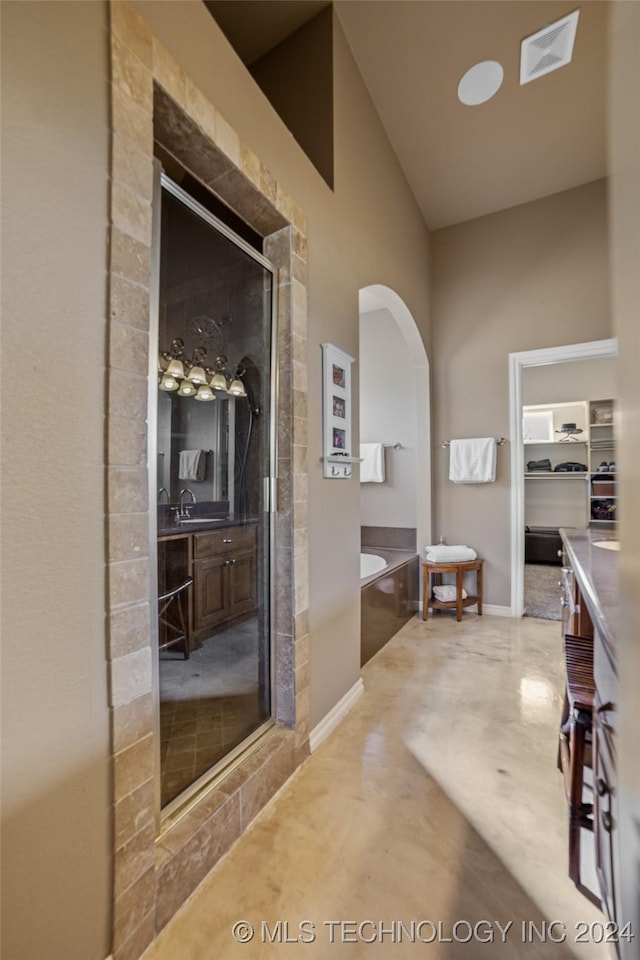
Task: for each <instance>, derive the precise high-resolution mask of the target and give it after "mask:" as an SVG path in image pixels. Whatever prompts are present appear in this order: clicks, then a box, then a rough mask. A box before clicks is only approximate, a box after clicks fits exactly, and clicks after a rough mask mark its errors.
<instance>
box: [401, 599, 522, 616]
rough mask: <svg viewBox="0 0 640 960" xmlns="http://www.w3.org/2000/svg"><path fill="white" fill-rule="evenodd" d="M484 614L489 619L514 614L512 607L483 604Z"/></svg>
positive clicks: (420, 604)
mask: <svg viewBox="0 0 640 960" xmlns="http://www.w3.org/2000/svg"><path fill="white" fill-rule="evenodd" d="M418 610H420V611H422V600H421V601H420V603H419V604H418ZM432 612H433V611H432ZM471 612H472V613H474V612H475V611H474V609H473V607H471ZM482 612H483V613H486V614H487V616H489V617H512V616H513V613H512V612H511V607H501V606H499V605H498V604H496V603H483V604H482Z"/></svg>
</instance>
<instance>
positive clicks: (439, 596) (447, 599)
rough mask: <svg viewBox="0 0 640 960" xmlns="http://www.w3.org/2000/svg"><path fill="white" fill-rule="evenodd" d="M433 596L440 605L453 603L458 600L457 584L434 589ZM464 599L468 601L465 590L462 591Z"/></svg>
mask: <svg viewBox="0 0 640 960" xmlns="http://www.w3.org/2000/svg"><path fill="white" fill-rule="evenodd" d="M433 595H434V597H435V598H436V600H439V601H440V603H451V601H452V600H457V599H458V598H457V594H456V588H455V584H453V583H443V584H442V586H440V587H434V588H433ZM462 599H463V600H466V599H467V591H466V590H465V589H464V588H463V590H462Z"/></svg>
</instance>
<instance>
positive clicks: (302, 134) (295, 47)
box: [251, 6, 333, 187]
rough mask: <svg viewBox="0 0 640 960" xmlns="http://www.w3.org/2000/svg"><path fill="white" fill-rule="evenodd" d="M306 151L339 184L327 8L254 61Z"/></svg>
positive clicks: (255, 69) (272, 98)
mask: <svg viewBox="0 0 640 960" xmlns="http://www.w3.org/2000/svg"><path fill="white" fill-rule="evenodd" d="M251 75H252V76H253V77H255V79H256V81H257V82H258V83H259V84H260V87H261V89H262V90H264V92H265V93H266V95H267V96H268V98H269V100H270V101H271V103H272V104H273V105H274V107H275V108H276V110H277V111H278V113H279V114H280V116H281V117H282V119H283V120H284V122H285V123H286V125H287V127H288V128H289V130H291V133H292V134H293V136H294V137H295V138H296V140H297V141H298V143H299V144H300V146H301V147H302V149H303V150H304V151H305V152H306V153H307V155H308V156H309V158H310V159H311V160H312V161H313V163H314V164H315V166H316V168H317V169H318V172H319V173H321V174H322V176H323V177H324V179H325V180H326V181H327V183H328V184H329V186H330V187H332V186H333V14H332V10H331V6H329V7H326V8H325V9H324V10H322V11H321V13H319V14H318V15H317V16H315V17H314V18H313V19H312V20H310V21H308V22H307V23H305V24H303V25H302V26H301V27H299V29H298V30H296V31H295V33H293V34H292V35H291V36H290V37H287V39H286V40H283V41H282V43H279V44H278V45H277V46H276V47H275V48H274V49H273V50H270V51H269V52H268V53H266V54H265V55H264V57H261V58H260V60H258V61H256V62H255V63H253V64H252V65H251Z"/></svg>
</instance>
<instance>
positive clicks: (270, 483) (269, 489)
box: [263, 476, 278, 513]
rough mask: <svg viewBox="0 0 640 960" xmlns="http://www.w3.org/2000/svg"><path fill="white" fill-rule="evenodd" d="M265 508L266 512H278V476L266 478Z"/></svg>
mask: <svg viewBox="0 0 640 960" xmlns="http://www.w3.org/2000/svg"><path fill="white" fill-rule="evenodd" d="M263 482H264V498H263V500H264V510H265V513H277V512H278V477H275V476H274V477H265V478H264V481H263Z"/></svg>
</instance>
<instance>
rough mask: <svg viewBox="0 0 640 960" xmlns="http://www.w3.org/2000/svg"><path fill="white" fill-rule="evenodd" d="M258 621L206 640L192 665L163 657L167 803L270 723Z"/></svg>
mask: <svg viewBox="0 0 640 960" xmlns="http://www.w3.org/2000/svg"><path fill="white" fill-rule="evenodd" d="M257 650H258V620H257V618H256V617H253V618H251V619H250V620H245V621H244V622H242V623H239V624H233V625H231V626H230V627H228V628H227V629H226V630H222V631H220V632H219V633H216V634H215V635H214V636H212V637H209V638H208V639H207V640H205V642H204V644H203V646H202V647H201V648H200V649H199V650H195V651H194V652H193V653H192V654H191V656H190V658H189V659H188V660H184V659H183V657H182V655H181V654H172V653H170V652H168V651H163V653H162V656H161V658H160V754H161V766H162V782H161V802H162V804H163V805H164V804H166V803H168V802H169V801H170V800H172V799H173V798H174V797H176V796H177V795H178V794H179V793H181V792H182V790H184V789H185V787H187V786H188V785H189V784H190V783H193V781H194V780H195V779H197V777H199V776H200V775H201V774H203V773H204V772H205V771H206V770H208V769H209V768H210V767H211V766H213V764H215V763H217V762H218V760H220V759H222V757H223V756H225V754H227V753H228V752H229V750H231V749H232V748H233V747H235V746H237V744H238V743H240V742H241V741H242V740H244V738H245V737H247V736H248V735H249V734H250V733H251V732H252V731H253V730H255V729H256V727H258V726H259V725H260V723H261V722H262V721H263V720H264V719H265V712H264V709H263V706H262V698H261V692H260V680H259V675H258V670H259V664H258V654H257Z"/></svg>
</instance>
